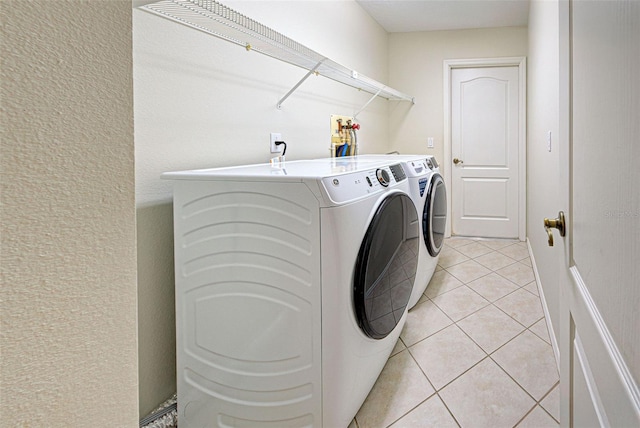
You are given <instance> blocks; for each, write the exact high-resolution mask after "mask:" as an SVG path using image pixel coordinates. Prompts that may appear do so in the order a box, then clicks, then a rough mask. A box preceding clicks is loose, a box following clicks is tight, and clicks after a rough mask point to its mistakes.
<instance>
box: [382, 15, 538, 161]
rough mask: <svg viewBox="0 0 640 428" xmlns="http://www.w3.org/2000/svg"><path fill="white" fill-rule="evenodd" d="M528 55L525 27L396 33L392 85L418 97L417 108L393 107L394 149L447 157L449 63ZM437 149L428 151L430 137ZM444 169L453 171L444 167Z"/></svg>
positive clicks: (391, 52)
mask: <svg viewBox="0 0 640 428" xmlns="http://www.w3.org/2000/svg"><path fill="white" fill-rule="evenodd" d="M526 55H527V29H526V28H525V27H510V28H488V29H477V30H456V31H429V32H415V33H392V34H390V35H389V84H390V85H392V86H394V85H395V86H402V87H403V88H404V90H405V91H406V92H407V93H409V94H411V95H413V96H415V97H416V104H415V105H414V106H413V107H409V106H407V105H403V104H398V105H393V106H390V107H391V108H390V112H389V113H390V115H389V135H390V144H391V148H392V149H393V150H397V151H399V152H400V153H426V154H431V155H434V156H435V157H436V159H438V160H439V161H440V162H442V160H443V158H444V147H443V139H444V127H443V123H444V111H443V110H444V108H443V105H444V100H443V91H444V89H443V61H444V60H445V59H470V58H493V57H509V56H526ZM428 137H433V138H434V148H433V149H429V148H427V138H428ZM443 168H445V169H446V168H447V166H446V165H443Z"/></svg>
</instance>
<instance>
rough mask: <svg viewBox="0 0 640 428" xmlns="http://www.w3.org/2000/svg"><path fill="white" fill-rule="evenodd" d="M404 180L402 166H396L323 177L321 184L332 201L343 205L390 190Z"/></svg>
mask: <svg viewBox="0 0 640 428" xmlns="http://www.w3.org/2000/svg"><path fill="white" fill-rule="evenodd" d="M406 178H407V177H406V175H405V172H404V169H403V168H402V165H400V164H397V165H390V166H383V167H379V168H372V169H370V170H366V171H360V172H354V173H350V174H343V175H336V176H333V177H325V178H323V179H322V184H323V185H324V188H325V189H326V191H327V194H328V195H329V198H331V200H332V201H334V202H337V203H344V202H349V201H352V200H356V199H359V198H361V197H363V196H367V195H369V194H371V193H375V192H380V191H383V190H384V189H385V188H392V187H394V186H395V185H397V184H398V183H400V182H402V181H404V180H406Z"/></svg>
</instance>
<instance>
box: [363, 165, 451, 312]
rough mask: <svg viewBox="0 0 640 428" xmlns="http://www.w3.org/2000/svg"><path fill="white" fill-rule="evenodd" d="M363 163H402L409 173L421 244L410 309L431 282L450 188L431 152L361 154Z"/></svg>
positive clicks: (440, 245)
mask: <svg viewBox="0 0 640 428" xmlns="http://www.w3.org/2000/svg"><path fill="white" fill-rule="evenodd" d="M357 158H358V160H359V162H361V163H362V162H375V163H377V162H380V161H381V160H383V159H384V160H386V161H389V162H393V161H397V162H400V163H401V164H402V165H403V167H404V170H405V172H406V174H407V178H408V180H409V188H410V194H411V198H412V199H413V201H414V203H415V206H416V210H417V211H418V215H419V217H420V226H419V229H420V232H419V234H420V236H421V244H420V251H419V255H418V269H417V272H416V278H415V284H414V288H413V293H412V295H411V299H410V300H409V304H408V307H409V309H411V308H413V307H414V306H415V305H416V303H418V300H420V297H422V294H423V293H424V291H425V290H426V288H427V286H428V285H429V281H431V277H432V276H433V273H434V272H435V269H436V266H437V264H438V260H439V258H440V251H441V250H442V246H443V245H444V236H445V231H446V223H447V191H446V186H445V184H444V179H443V178H442V175H440V168H439V165H438V162H437V161H436V158H435V157H434V156H428V155H398V154H393V155H375V154H374V155H360V156H358V157H357Z"/></svg>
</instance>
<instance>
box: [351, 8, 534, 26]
mask: <svg viewBox="0 0 640 428" xmlns="http://www.w3.org/2000/svg"><path fill="white" fill-rule="evenodd" d="M356 1H357V2H358V3H359V4H360V6H362V7H363V8H364V10H366V11H367V12H368V13H369V15H371V16H372V17H373V19H375V20H376V21H377V22H378V23H380V25H382V26H383V27H384V29H385V30H387V32H389V33H405V32H412V31H436V30H460V29H467V28H489V27H523V26H525V27H526V26H527V24H528V21H529V0H356Z"/></svg>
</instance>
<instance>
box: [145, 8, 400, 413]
mask: <svg viewBox="0 0 640 428" xmlns="http://www.w3.org/2000/svg"><path fill="white" fill-rule="evenodd" d="M224 3H225V4H228V5H229V6H231V7H233V8H235V9H237V10H239V11H240V12H241V13H244V14H246V15H248V16H249V17H251V18H252V19H255V20H257V21H258V22H260V23H262V24H264V25H267V26H270V27H272V28H275V29H277V30H278V31H279V32H281V33H283V34H285V35H287V36H288V37H290V38H292V39H294V40H296V41H298V42H300V43H303V44H305V45H306V46H308V47H309V48H311V49H313V50H315V51H317V52H319V53H321V54H323V55H326V56H328V57H330V58H331V59H333V60H335V61H337V62H340V63H342V64H344V65H345V66H348V67H351V68H353V69H355V70H357V71H359V72H360V73H362V74H365V75H367V76H369V77H372V78H374V79H377V80H380V81H382V82H386V81H387V33H386V32H385V31H384V30H383V29H382V28H381V27H380V26H379V25H378V24H377V23H375V22H374V21H373V20H372V19H371V18H370V17H369V16H368V15H367V14H366V13H365V12H364V11H363V10H362V9H361V8H360V6H358V5H357V4H356V3H355V2H353V1H324V2H292V1H269V2H264V1H262V2H260V1H258V2H255V1H238V2H235V1H234V2H230V1H225V2H224ZM133 18H134V19H133V32H134V83H135V84H134V93H135V122H136V129H135V137H136V159H137V160H136V199H137V215H138V275H139V282H138V287H139V295H138V297H139V306H138V308H139V327H138V328H139V337H140V340H139V361H140V413H141V415H144V414H146V413H147V412H148V411H150V410H151V409H152V408H153V407H155V406H157V405H158V404H159V403H160V402H162V401H163V400H164V399H166V398H167V397H168V396H170V395H171V394H173V393H174V392H175V315H174V313H175V311H174V278H173V225H172V221H173V220H172V206H171V200H172V191H171V183H170V182H167V181H163V180H160V174H161V173H162V172H165V171H172V170H179V169H193V168H203V167H215V166H224V165H232V164H246V163H258V162H267V161H268V160H269V158H270V157H271V156H272V155H271V154H270V153H269V133H270V132H280V133H282V136H283V139H284V140H285V141H286V142H287V144H288V148H287V159H301V158H314V157H326V156H328V155H329V141H330V131H329V117H330V115H331V114H343V115H352V114H353V113H354V112H356V111H357V110H359V109H360V108H361V107H362V106H363V105H364V104H365V103H366V102H367V101H368V100H369V98H370V97H371V96H370V95H369V94H367V93H363V92H359V91H357V90H356V89H353V88H350V87H347V86H343V85H341V84H338V83H336V82H333V81H331V80H328V79H326V78H323V77H316V76H311V77H310V78H309V79H308V80H307V81H305V82H304V83H303V84H302V86H301V87H300V88H299V89H298V90H297V91H296V92H295V93H294V94H293V95H291V97H290V98H288V99H287V100H286V101H285V103H284V104H283V106H282V109H281V110H278V109H277V108H276V103H277V101H278V99H279V98H280V97H282V96H283V95H284V94H285V93H286V92H287V91H288V90H289V89H291V88H292V87H293V86H294V85H295V84H296V83H297V82H298V81H299V80H300V79H301V78H302V77H303V76H304V75H305V71H304V70H302V69H299V68H297V67H293V66H291V65H289V64H285V63H282V62H279V61H276V60H274V59H272V58H269V57H265V56H263V55H260V54H258V53H255V52H246V51H245V49H243V48H241V47H239V46H236V45H233V44H231V43H228V42H225V41H223V40H219V39H217V38H214V37H211V36H208V35H206V34H203V33H200V32H198V31H195V30H192V29H190V28H187V27H183V26H180V25H178V24H175V23H173V22H170V21H167V20H164V19H161V18H159V17H157V16H154V15H151V14H149V13H146V12H144V11H141V10H134V13H133ZM364 41H366V42H364ZM397 89H398V90H401V91H404V89H405V88H404V87H403V84H399V87H398V88H397ZM397 104H398V102H395V103H393V102H387V101H385V100H382V99H378V100H376V101H374V102H373V103H371V104H370V105H369V106H368V107H367V109H366V110H365V111H364V112H362V113H361V114H360V115H359V116H358V122H359V123H361V125H362V129H361V131H360V132H359V142H360V146H361V151H362V152H363V153H376V152H378V153H379V152H385V151H387V150H388V147H389V145H388V133H389V132H388V125H387V123H388V120H387V117H388V106H394V105H397Z"/></svg>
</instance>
